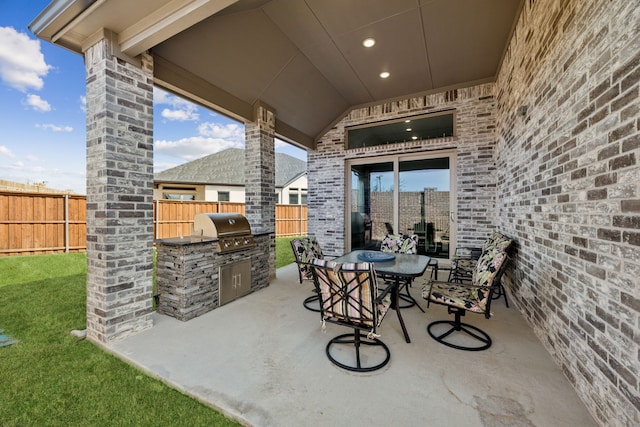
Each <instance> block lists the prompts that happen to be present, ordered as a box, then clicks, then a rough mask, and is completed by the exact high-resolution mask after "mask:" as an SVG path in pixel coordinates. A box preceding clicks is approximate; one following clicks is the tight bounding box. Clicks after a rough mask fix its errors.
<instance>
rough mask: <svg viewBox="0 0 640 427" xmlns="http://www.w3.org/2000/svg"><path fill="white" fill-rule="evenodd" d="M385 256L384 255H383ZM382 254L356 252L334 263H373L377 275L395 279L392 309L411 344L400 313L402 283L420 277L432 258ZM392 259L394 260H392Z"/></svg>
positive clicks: (343, 256)
mask: <svg viewBox="0 0 640 427" xmlns="http://www.w3.org/2000/svg"><path fill="white" fill-rule="evenodd" d="M382 254H384V255H382ZM391 255H392V256H393V258H392V257H391V256H390V254H389V253H386V252H380V251H367V250H355V251H351V252H349V253H347V254H344V255H342V256H341V257H338V258H336V259H334V260H333V261H334V262H339V263H345V262H363V261H364V262H373V263H374V269H375V271H376V273H380V274H384V275H385V276H390V277H393V279H394V280H393V281H392V282H391V285H390V286H392V288H391V290H390V292H391V308H393V309H394V310H395V311H396V314H397V315H398V320H399V321H400V326H401V327H402V333H403V334H404V339H405V341H406V342H408V343H410V342H411V339H410V338H409V333H408V332H407V328H406V327H405V325H404V320H402V314H401V313H400V312H401V310H400V307H399V305H398V299H399V293H400V282H401V280H402V279H410V278H416V277H420V276H422V275H423V274H424V272H425V271H426V270H427V267H428V266H429V265H430V261H431V258H430V257H428V256H426V255H409V254H398V253H394V254H391ZM390 258H392V259H390ZM377 259H379V260H377Z"/></svg>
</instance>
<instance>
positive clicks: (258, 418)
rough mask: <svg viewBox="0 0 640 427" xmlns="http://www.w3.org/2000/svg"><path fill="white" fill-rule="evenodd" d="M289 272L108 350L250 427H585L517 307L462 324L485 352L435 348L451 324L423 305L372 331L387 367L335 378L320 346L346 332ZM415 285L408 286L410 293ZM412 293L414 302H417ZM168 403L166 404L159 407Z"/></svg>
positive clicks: (159, 319) (292, 268)
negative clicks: (440, 325)
mask: <svg viewBox="0 0 640 427" xmlns="http://www.w3.org/2000/svg"><path fill="white" fill-rule="evenodd" d="M297 274H298V273H297V267H296V265H295V264H291V265H289V266H287V267H283V268H281V269H278V271H277V279H276V280H274V281H272V282H271V284H270V286H268V287H267V288H264V289H261V290H260V291H257V292H255V293H252V294H250V295H248V296H247V297H244V298H242V299H239V300H237V301H234V302H233V303H231V304H229V305H226V306H223V307H220V308H219V309H217V310H214V311H212V312H210V313H207V314H205V315H203V316H200V317H198V318H196V319H193V320H190V321H189V322H180V321H178V320H176V319H173V318H170V317H167V316H161V315H155V316H154V327H153V328H152V329H149V330H147V331H144V332H141V333H139V334H136V335H134V336H131V337H129V338H127V339H125V340H121V341H118V342H116V343H113V344H111V345H110V346H109V347H108V349H109V350H110V351H113V352H114V353H115V354H117V355H118V356H119V357H121V358H123V359H125V360H128V361H130V362H131V363H133V364H135V365H136V366H138V367H140V368H141V369H143V370H144V371H146V372H148V373H150V374H151V375H153V376H156V377H158V378H160V379H162V380H163V381H166V382H167V383H169V384H171V385H172V386H174V387H176V388H178V389H179V390H182V391H183V392H184V393H187V394H189V395H191V396H193V397H195V398H196V399H199V400H201V401H202V402H204V403H206V404H208V405H211V406H212V407H214V408H216V409H218V410H220V411H221V412H223V413H224V414H226V415H228V416H230V417H232V418H234V419H237V420H239V421H240V422H241V423H243V424H246V425H252V426H301V425H308V426H321V425H324V426H329V425H335V426H338V425H349V426H354V427H355V426H383V425H395V426H411V425H421V426H469V427H473V426H478V427H480V426H523V427H524V426H583V427H587V426H592V425H596V424H595V422H594V420H593V418H592V417H591V415H589V413H588V411H587V410H586V408H585V406H584V403H582V402H581V401H580V399H579V398H578V396H577V394H576V392H575V390H574V389H573V388H572V387H571V385H570V384H569V382H568V381H567V380H566V378H565V377H564V375H563V374H562V371H561V370H560V368H558V366H557V365H556V364H555V363H554V362H553V360H552V359H551V357H550V356H549V354H548V353H547V352H546V350H545V349H544V347H543V346H542V345H541V344H540V342H539V341H538V339H537V338H536V336H535V335H534V334H533V332H532V331H531V329H530V328H529V326H528V325H527V324H526V322H525V321H524V319H523V317H522V316H521V315H520V314H519V312H518V311H517V309H516V308H514V307H513V306H512V307H511V308H506V307H505V305H504V300H503V299H501V300H499V301H498V300H496V302H495V303H494V305H493V306H492V308H493V312H494V317H493V318H491V319H489V320H487V319H485V318H484V317H483V316H481V315H475V314H469V315H467V316H466V321H467V322H469V323H471V324H473V325H477V326H479V327H481V328H483V329H484V330H486V331H487V332H489V334H490V335H491V336H492V338H493V340H494V344H493V346H492V347H491V348H490V349H488V350H486V351H482V352H465V351H459V350H454V349H451V348H449V347H445V346H443V345H441V344H438V343H437V342H436V341H434V340H433V339H431V337H429V335H428V334H427V331H426V325H427V323H429V322H431V321H433V320H436V319H446V318H449V317H450V316H449V315H448V314H447V312H446V309H445V308H444V307H442V306H437V305H431V306H430V307H429V308H428V309H427V306H426V301H424V300H422V299H420V300H419V304H421V306H423V307H424V308H425V309H426V310H425V311H426V313H422V312H421V311H420V310H418V308H417V307H412V308H408V309H403V311H402V314H403V317H404V320H405V323H406V325H407V329H408V332H409V334H410V336H411V343H410V344H408V343H406V342H405V341H404V338H403V336H402V331H401V329H400V324H399V322H398V319H397V317H396V316H395V313H389V315H388V316H387V317H386V318H385V319H384V321H383V323H382V327H381V328H380V329H379V332H380V334H381V335H382V337H381V339H382V340H383V341H384V342H385V343H386V344H387V345H388V346H389V348H390V350H391V360H390V362H389V364H388V365H387V366H385V367H384V368H383V369H381V370H379V371H375V372H372V373H365V374H357V373H352V372H348V371H345V370H342V369H339V368H338V367H336V366H335V365H333V364H332V363H331V362H330V361H329V359H328V358H327V357H326V355H325V346H326V344H327V342H328V341H329V340H330V339H331V338H333V337H334V336H336V335H338V334H342V333H345V332H346V331H347V330H346V328H343V327H339V326H336V325H330V324H328V325H327V330H326V333H323V332H322V331H321V322H320V316H319V314H318V313H314V312H311V311H309V310H307V309H305V308H304V307H303V306H302V300H303V299H304V298H305V297H307V296H309V293H310V289H311V285H310V284H308V283H306V284H304V285H299V284H298V283H297ZM414 286H417V284H416V285H414ZM415 293H416V294H417V293H418V292H415ZM159 404H167V405H169V403H168V402H167V403H159Z"/></svg>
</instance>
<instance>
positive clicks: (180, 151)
mask: <svg viewBox="0 0 640 427" xmlns="http://www.w3.org/2000/svg"><path fill="white" fill-rule="evenodd" d="M227 148H244V143H239V142H237V141H231V140H226V139H222V138H208V137H204V136H193V137H190V138H182V139H179V140H177V141H156V142H155V143H154V150H155V151H156V152H158V153H162V154H166V155H169V156H173V157H177V158H180V159H184V160H187V161H191V160H195V159H198V158H200V157H203V156H206V155H209V154H213V153H217V152H218V151H222V150H225V149H227Z"/></svg>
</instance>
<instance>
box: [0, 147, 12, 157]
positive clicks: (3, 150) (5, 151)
mask: <svg viewBox="0 0 640 427" xmlns="http://www.w3.org/2000/svg"><path fill="white" fill-rule="evenodd" d="M0 156H5V157H15V156H16V155H15V154H13V152H12V151H11V150H10V149H9V148H7V147H5V146H4V145H0Z"/></svg>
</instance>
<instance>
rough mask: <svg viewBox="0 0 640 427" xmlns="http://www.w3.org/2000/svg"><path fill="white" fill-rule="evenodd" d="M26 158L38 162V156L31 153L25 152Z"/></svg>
mask: <svg viewBox="0 0 640 427" xmlns="http://www.w3.org/2000/svg"><path fill="white" fill-rule="evenodd" d="M27 160H29V161H30V162H39V161H40V158H38V157H37V156H35V155H33V154H27Z"/></svg>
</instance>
